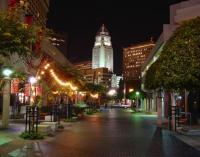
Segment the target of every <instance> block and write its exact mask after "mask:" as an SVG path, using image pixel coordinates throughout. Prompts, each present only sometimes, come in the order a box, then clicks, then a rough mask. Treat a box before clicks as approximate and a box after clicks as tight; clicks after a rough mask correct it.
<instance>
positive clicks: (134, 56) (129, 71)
mask: <svg viewBox="0 0 200 157" xmlns="http://www.w3.org/2000/svg"><path fill="white" fill-rule="evenodd" d="M154 46H155V44H154V43H153V41H150V42H147V43H142V44H137V45H132V46H129V47H126V48H124V49H123V77H124V79H125V81H129V80H140V79H141V66H142V65H143V63H144V62H145V60H146V59H147V57H148V55H149V53H150V52H151V50H152V49H153V47H154Z"/></svg>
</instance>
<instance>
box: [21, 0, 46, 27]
mask: <svg viewBox="0 0 200 157" xmlns="http://www.w3.org/2000/svg"><path fill="white" fill-rule="evenodd" d="M20 3H21V5H24V6H25V9H26V13H27V15H31V16H33V20H34V23H35V24H37V25H40V26H43V27H45V26H46V22H47V13H48V11H49V0H42V1H41V0H20Z"/></svg>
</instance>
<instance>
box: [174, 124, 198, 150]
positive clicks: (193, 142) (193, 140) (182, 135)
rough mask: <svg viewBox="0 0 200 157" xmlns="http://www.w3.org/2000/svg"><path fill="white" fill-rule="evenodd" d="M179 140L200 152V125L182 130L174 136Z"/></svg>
mask: <svg viewBox="0 0 200 157" xmlns="http://www.w3.org/2000/svg"><path fill="white" fill-rule="evenodd" d="M174 135H175V136H176V137H177V138H179V139H180V140H182V141H183V142H185V143H187V144H188V145H190V146H192V147H194V148H196V149H197V150H199V151H200V125H195V126H191V128H190V129H182V130H180V131H179V132H178V133H175V134H174Z"/></svg>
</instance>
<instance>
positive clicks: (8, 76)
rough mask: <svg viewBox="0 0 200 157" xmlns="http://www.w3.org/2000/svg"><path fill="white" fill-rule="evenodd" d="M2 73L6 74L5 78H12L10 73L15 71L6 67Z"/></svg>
mask: <svg viewBox="0 0 200 157" xmlns="http://www.w3.org/2000/svg"><path fill="white" fill-rule="evenodd" d="M2 73H3V75H4V78H10V75H11V74H12V73H13V71H12V70H11V69H8V68H6V69H4V70H3V72H2Z"/></svg>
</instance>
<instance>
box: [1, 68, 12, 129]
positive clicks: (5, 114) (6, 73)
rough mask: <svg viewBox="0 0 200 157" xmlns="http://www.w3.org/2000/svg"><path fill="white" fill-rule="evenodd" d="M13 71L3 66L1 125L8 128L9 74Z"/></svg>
mask: <svg viewBox="0 0 200 157" xmlns="http://www.w3.org/2000/svg"><path fill="white" fill-rule="evenodd" d="M12 73H13V71H12V70H11V69H9V68H5V69H3V71H2V74H3V76H4V82H5V84H4V88H3V113H2V127H3V128H8V125H9V107H10V75H11V74H12Z"/></svg>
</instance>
